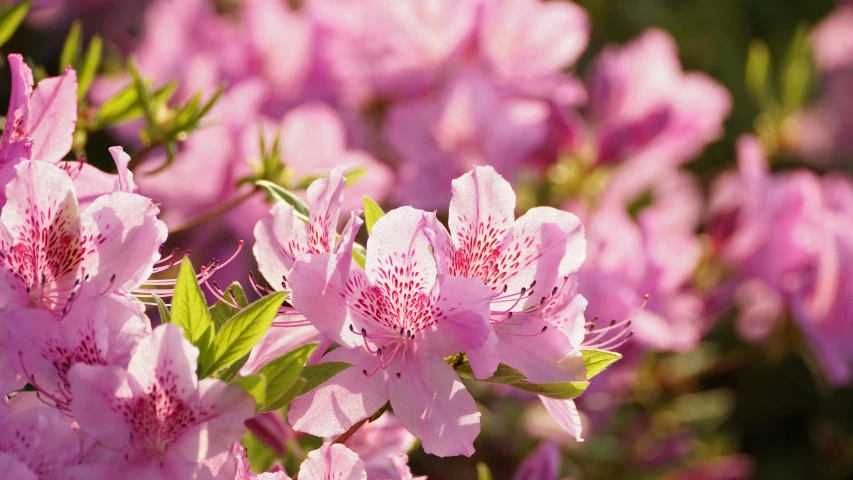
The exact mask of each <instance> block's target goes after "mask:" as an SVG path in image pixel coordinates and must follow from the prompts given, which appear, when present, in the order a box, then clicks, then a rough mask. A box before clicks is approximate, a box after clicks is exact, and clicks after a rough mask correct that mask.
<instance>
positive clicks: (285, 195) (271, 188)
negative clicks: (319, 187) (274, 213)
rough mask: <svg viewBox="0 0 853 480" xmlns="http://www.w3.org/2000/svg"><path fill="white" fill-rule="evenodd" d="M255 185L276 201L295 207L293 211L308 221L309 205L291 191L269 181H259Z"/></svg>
mask: <svg viewBox="0 0 853 480" xmlns="http://www.w3.org/2000/svg"><path fill="white" fill-rule="evenodd" d="M255 185H257V186H259V187H261V188H263V189H264V190H266V192H267V194H269V196H270V197H272V198H273V199H275V200H279V201H282V202H284V203H286V204H288V205H290V206H292V207H293V210H294V211H296V213H297V214H298V215H300V216H302V218H303V219H304V220H308V215H309V212H308V204H306V203H305V202H303V201H302V199H300V198H299V197H297V196H296V195H294V194H293V192H291V191H290V190H288V189H286V188H284V187H282V186H280V185H277V184H275V183H273V182H270V181H268V180H258V181H257V182H255Z"/></svg>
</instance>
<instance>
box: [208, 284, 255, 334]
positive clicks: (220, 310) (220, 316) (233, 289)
mask: <svg viewBox="0 0 853 480" xmlns="http://www.w3.org/2000/svg"><path fill="white" fill-rule="evenodd" d="M222 297H223V298H224V299H225V300H227V301H228V303H226V302H223V301H222V300H219V301H218V302H216V303H215V304H214V305H213V306H212V307H210V319H211V320H212V321H213V326H214V328H215V329H216V331H219V329H221V328H222V325H225V322H227V321H228V320H230V319H231V317H233V316H234V315H237V313H239V312H240V310H241V309H243V308H246V307H248V306H249V300H248V299H247V298H246V292H244V291H243V286H242V285H240V283H239V282H234V283H232V284H231V285H229V286H228V288H226V289H225V291H224V292H222ZM229 303H230V304H229ZM233 305H236V306H237V307H240V308H235V307H234V306H233Z"/></svg>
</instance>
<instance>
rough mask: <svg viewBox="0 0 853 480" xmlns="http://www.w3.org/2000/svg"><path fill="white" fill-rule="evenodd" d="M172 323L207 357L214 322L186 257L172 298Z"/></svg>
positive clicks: (201, 356)
mask: <svg viewBox="0 0 853 480" xmlns="http://www.w3.org/2000/svg"><path fill="white" fill-rule="evenodd" d="M172 323H174V324H175V325H178V326H179V327H181V328H183V329H184V336H185V337H187V340H189V341H190V342H192V344H193V345H195V346H196V347H198V349H199V359H201V358H203V357H204V356H205V353H206V352H207V351H208V350H209V349H210V347H211V344H212V341H213V322H212V321H211V320H210V312H209V311H208V310H207V301H206V300H205V298H204V294H203V293H202V292H201V287H200V286H199V284H198V279H197V278H196V276H195V270H193V265H192V263H190V259H189V257H184V260H183V261H182V262H181V270H180V271H179V272H178V279H177V281H176V282H175V294H174V296H173V297H172Z"/></svg>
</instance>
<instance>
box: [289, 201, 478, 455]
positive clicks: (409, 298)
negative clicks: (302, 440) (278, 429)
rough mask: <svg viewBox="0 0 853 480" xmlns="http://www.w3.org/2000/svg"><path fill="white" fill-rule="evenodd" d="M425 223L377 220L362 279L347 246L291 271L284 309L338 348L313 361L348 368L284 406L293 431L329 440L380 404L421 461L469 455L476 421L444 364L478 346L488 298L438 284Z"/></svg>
mask: <svg viewBox="0 0 853 480" xmlns="http://www.w3.org/2000/svg"><path fill="white" fill-rule="evenodd" d="M429 219H430V215H429V214H427V213H426V212H423V211H420V210H415V209H412V208H409V207H403V208H398V209H396V210H393V211H391V212H389V213H388V214H386V215H385V216H384V217H382V218H381V219H379V221H377V222H376V224H375V225H374V226H373V231H372V234H371V236H370V239H369V241H368V243H367V260H366V270H362V269H361V268H360V267H358V266H352V265H351V260H352V256H351V245H352V244H351V243H350V244H349V246H348V247H347V248H342V249H340V251H339V252H338V253H337V254H329V253H326V254H319V255H310V256H307V257H305V258H303V259H302V260H300V261H298V262H297V263H296V265H295V267H294V268H293V271H292V272H291V275H290V280H291V287H292V289H293V304H294V307H296V309H297V310H299V311H300V312H302V313H303V314H304V315H305V317H306V318H307V319H308V320H309V321H311V323H312V324H314V326H315V327H317V329H318V330H320V332H322V333H323V334H324V335H326V336H327V337H328V338H329V339H331V340H333V341H335V342H337V343H339V344H340V345H342V348H338V349H337V350H333V351H332V352H330V353H328V354H326V355H325V356H324V357H323V359H324V360H326V361H343V362H347V363H349V364H351V365H353V367H352V368H349V369H347V370H344V371H343V372H341V373H339V374H338V375H336V376H335V377H333V378H332V379H331V380H329V381H327V382H326V383H324V384H323V385H321V386H320V387H318V388H316V389H315V390H313V391H311V392H310V393H308V394H306V395H303V396H301V397H298V398H297V399H296V400H294V402H293V403H292V404H291V409H290V412H289V419H290V421H291V424H293V427H294V428H295V429H296V430H299V431H304V432H308V433H311V434H313V435H319V436H330V435H337V434H340V433H343V432H344V431H346V430H347V429H348V428H349V427H351V426H352V425H353V424H354V423H356V422H358V421H359V420H362V419H364V418H367V417H369V416H370V415H372V414H373V413H374V412H375V411H376V410H378V409H379V408H380V407H382V405H384V404H385V403H386V402H387V401H388V400H389V399H390V401H391V405H392V407H393V408H394V413H395V414H396V415H397V417H398V418H399V419H400V421H401V422H403V425H405V426H406V428H407V429H408V430H409V431H410V432H412V433H413V434H414V435H415V436H417V437H418V438H420V439H421V440H422V441H423V447H424V450H425V451H426V452H428V453H433V454H435V455H439V456H449V455H460V454H464V455H471V454H472V453H473V452H474V448H473V441H474V438H476V436H477V434H478V433H479V430H480V429H479V416H480V413H479V412H478V411H477V407H476V405H475V404H474V399H473V398H472V397H471V395H470V394H469V393H468V392H467V390H465V387H464V385H463V384H462V382H461V381H460V380H459V377H458V376H457V374H456V372H455V371H454V370H453V368H452V367H450V365H448V364H447V362H445V360H444V357H447V356H449V355H453V354H455V353H457V352H460V351H470V350H472V349H476V348H478V347H480V346H482V345H483V342H484V341H485V340H486V338H487V337H488V335H489V325H488V313H489V311H488V303H489V301H490V299H491V296H492V293H491V289H489V288H487V287H485V286H484V285H483V284H482V282H481V281H478V280H472V279H464V278H459V277H453V276H449V275H438V270H437V268H436V265H435V260H434V259H433V258H432V255H431V253H430V246H429V243H428V241H427V239H426V237H425V236H424V234H423V228H424V226H425V225H426V223H427V222H428V221H429ZM437 275H438V276H437Z"/></svg>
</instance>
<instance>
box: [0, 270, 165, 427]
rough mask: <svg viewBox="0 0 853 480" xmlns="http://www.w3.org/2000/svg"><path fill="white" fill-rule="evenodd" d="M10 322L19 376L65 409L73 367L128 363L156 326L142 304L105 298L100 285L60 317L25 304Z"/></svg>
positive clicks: (83, 293)
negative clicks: (145, 337)
mask: <svg viewBox="0 0 853 480" xmlns="http://www.w3.org/2000/svg"><path fill="white" fill-rule="evenodd" d="M93 290H95V291H93ZM5 325H6V328H8V329H9V332H10V343H9V345H8V347H7V348H10V350H12V351H11V352H10V353H11V354H12V355H13V357H14V358H15V359H16V360H17V362H16V364H17V367H18V371H19V372H20V374H21V375H22V376H23V378H25V379H26V380H27V381H28V382H29V383H31V384H33V385H34V386H35V387H36V388H38V390H39V391H40V393H41V394H42V395H43V396H44V397H46V398H47V399H50V400H52V401H53V402H54V403H55V405H56V406H57V407H58V408H60V409H61V410H64V411H66V412H67V411H68V407H69V405H70V403H71V385H70V384H69V382H68V371H69V370H70V369H71V367H72V366H74V365H76V364H78V363H82V364H86V365H116V366H119V367H127V363H128V361H129V360H130V354H131V352H132V351H133V349H134V347H136V344H137V343H138V342H139V340H141V339H142V338H143V337H144V336H145V335H146V334H148V333H149V332H150V330H151V326H150V323H149V321H148V318H146V317H145V316H144V315H143V314H142V313H140V311H139V308H138V307H137V305H135V304H131V303H129V302H127V300H126V299H121V298H120V297H113V296H108V297H103V298H102V297H101V296H100V291H99V289H98V287H97V286H89V285H86V286H84V287H83V288H82V289H81V290H80V293H79V294H78V298H77V299H76V300H75V301H74V303H73V304H72V307H71V309H70V310H69V311H68V313H67V315H65V316H64V317H63V318H62V319H61V320H58V319H57V318H56V317H55V316H54V315H52V314H51V313H50V312H48V311H46V310H41V309H35V308H25V309H18V310H14V311H13V312H11V313H10V314H8V315H7V316H6V320H5Z"/></svg>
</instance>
